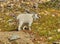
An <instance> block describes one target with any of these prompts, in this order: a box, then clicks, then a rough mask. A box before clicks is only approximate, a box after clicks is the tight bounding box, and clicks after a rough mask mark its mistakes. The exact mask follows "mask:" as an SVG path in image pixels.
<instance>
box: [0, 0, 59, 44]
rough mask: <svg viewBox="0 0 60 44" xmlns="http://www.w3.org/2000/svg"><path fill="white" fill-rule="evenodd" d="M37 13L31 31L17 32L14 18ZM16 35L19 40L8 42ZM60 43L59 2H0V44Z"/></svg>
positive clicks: (21, 0)
mask: <svg viewBox="0 0 60 44" xmlns="http://www.w3.org/2000/svg"><path fill="white" fill-rule="evenodd" d="M27 11H29V13H37V14H38V16H40V19H39V20H37V21H34V22H33V24H32V30H31V31H27V30H26V31H15V30H17V26H18V24H17V22H16V17H17V15H19V14H21V13H25V12H27ZM13 34H17V35H19V36H20V38H21V39H17V40H13V41H10V40H8V38H9V37H10V36H11V35H13ZM55 42H56V43H58V44H59V43H60V0H40V1H39V0H0V44H20V43H21V44H53V43H54V44H56V43H55Z"/></svg>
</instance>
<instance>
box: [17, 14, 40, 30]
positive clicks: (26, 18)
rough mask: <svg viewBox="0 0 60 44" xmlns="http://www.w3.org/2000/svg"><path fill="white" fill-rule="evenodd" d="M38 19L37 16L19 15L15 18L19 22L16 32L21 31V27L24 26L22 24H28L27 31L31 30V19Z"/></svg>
mask: <svg viewBox="0 0 60 44" xmlns="http://www.w3.org/2000/svg"><path fill="white" fill-rule="evenodd" d="M38 18H39V17H38V16H37V14H28V13H26V14H19V15H18V16H17V20H18V21H19V26H18V30H21V26H22V25H23V24H24V23H28V26H29V30H31V28H30V27H31V25H32V23H33V19H34V20H36V19H38Z"/></svg>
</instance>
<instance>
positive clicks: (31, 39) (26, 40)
mask: <svg viewBox="0 0 60 44" xmlns="http://www.w3.org/2000/svg"><path fill="white" fill-rule="evenodd" d="M12 35H17V36H19V39H15V40H9V38H10V37H11V36H12ZM36 36H38V35H36V34H35V33H32V32H31V31H27V30H25V31H11V32H0V44H37V43H38V44H46V42H45V41H44V40H43V39H44V37H39V36H38V37H36ZM42 38H43V39H42Z"/></svg>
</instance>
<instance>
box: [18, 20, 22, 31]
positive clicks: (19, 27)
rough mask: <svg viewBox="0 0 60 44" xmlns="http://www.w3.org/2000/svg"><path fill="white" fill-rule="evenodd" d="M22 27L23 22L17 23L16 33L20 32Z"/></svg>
mask: <svg viewBox="0 0 60 44" xmlns="http://www.w3.org/2000/svg"><path fill="white" fill-rule="evenodd" d="M22 25H23V22H22V21H21V22H19V26H18V31H20V30H21V27H22Z"/></svg>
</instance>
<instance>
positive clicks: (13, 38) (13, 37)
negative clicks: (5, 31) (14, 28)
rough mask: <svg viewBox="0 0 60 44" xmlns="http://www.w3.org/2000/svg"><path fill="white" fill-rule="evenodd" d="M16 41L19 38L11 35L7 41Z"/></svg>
mask: <svg viewBox="0 0 60 44" xmlns="http://www.w3.org/2000/svg"><path fill="white" fill-rule="evenodd" d="M16 39H20V36H18V35H12V36H11V37H10V38H9V40H10V41H12V40H16Z"/></svg>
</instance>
